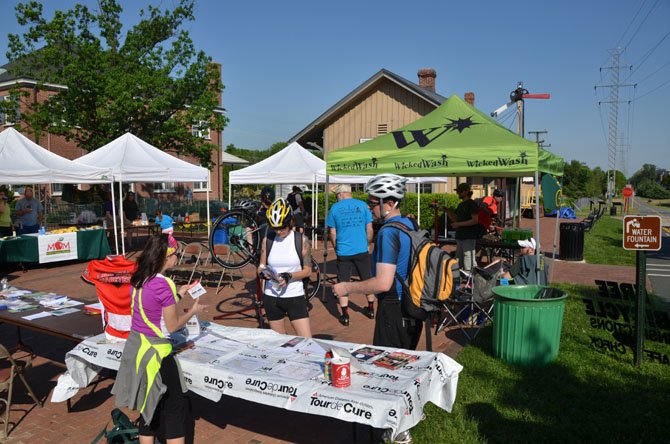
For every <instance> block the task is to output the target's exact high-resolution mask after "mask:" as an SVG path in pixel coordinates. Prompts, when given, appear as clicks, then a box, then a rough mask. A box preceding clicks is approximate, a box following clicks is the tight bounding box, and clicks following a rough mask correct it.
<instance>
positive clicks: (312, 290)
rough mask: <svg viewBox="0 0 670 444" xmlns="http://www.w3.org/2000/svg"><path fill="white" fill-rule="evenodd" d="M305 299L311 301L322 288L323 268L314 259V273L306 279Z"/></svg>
mask: <svg viewBox="0 0 670 444" xmlns="http://www.w3.org/2000/svg"><path fill="white" fill-rule="evenodd" d="M305 281H306V282H305V298H306V299H307V300H308V301H309V300H311V299H312V298H313V297H314V296H315V295H316V294H317V293H318V292H319V288H321V268H320V267H319V263H318V262H317V261H316V259H314V258H312V273H311V274H310V275H309V278H306V279H305Z"/></svg>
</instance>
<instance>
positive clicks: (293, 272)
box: [258, 198, 312, 338]
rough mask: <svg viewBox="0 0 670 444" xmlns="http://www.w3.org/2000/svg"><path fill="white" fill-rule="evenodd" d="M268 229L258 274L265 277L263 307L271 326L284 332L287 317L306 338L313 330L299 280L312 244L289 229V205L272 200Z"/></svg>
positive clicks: (308, 263)
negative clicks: (269, 228)
mask: <svg viewBox="0 0 670 444" xmlns="http://www.w3.org/2000/svg"><path fill="white" fill-rule="evenodd" d="M266 216H267V220H268V225H269V226H270V227H271V228H272V230H268V232H267V235H266V236H265V237H264V239H263V242H262V244H261V248H262V252H261V258H260V265H259V266H258V274H259V275H260V277H261V278H262V279H264V280H265V285H264V289H263V306H264V308H265V314H266V315H267V318H268V321H269V323H270V328H271V329H272V330H274V331H276V332H277V333H281V334H286V327H285V326H284V317H285V316H288V318H289V320H290V321H291V325H292V326H293V328H294V329H295V331H296V334H297V335H298V336H303V337H306V338H309V337H311V336H312V331H311V328H310V323H309V311H308V309H307V300H306V299H305V289H304V287H303V282H302V280H303V279H304V278H306V277H308V276H309V275H310V274H311V272H312V268H311V264H312V262H311V245H310V242H309V239H307V238H306V237H305V236H304V235H303V234H302V233H298V232H296V231H293V230H292V228H291V220H292V217H291V207H290V206H289V204H288V203H287V202H286V200H284V199H282V198H279V199H277V200H275V201H274V202H273V203H272V204H271V205H270V207H269V208H268V210H267V214H266Z"/></svg>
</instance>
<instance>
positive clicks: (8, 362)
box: [0, 345, 42, 439]
mask: <svg viewBox="0 0 670 444" xmlns="http://www.w3.org/2000/svg"><path fill="white" fill-rule="evenodd" d="M32 365H33V363H32V359H30V360H28V361H25V360H23V359H14V358H13V357H12V355H11V353H9V351H7V349H6V348H5V347H4V346H3V345H0V393H2V392H7V397H6V398H5V399H0V402H4V403H5V418H4V423H5V424H4V428H3V430H2V432H0V438H3V439H4V438H7V434H8V431H9V412H10V410H11V409H12V392H13V388H14V377H16V376H18V377H19V378H20V379H21V382H23V385H24V386H25V387H26V390H28V394H29V395H30V397H31V398H33V401H35V404H37V405H39V406H40V407H42V402H41V401H40V400H39V399H37V396H35V393H33V389H32V388H30V385H28V382H27V381H26V378H25V377H24V376H23V374H24V373H25V372H26V371H27V370H30V368H31V367H32Z"/></svg>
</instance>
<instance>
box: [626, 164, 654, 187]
mask: <svg viewBox="0 0 670 444" xmlns="http://www.w3.org/2000/svg"><path fill="white" fill-rule="evenodd" d="M644 181H649V182H653V183H655V182H656V165H652V164H649V163H645V164H644V165H642V168H640V169H639V170H637V171H636V172H635V174H633V176H631V178H630V183H631V185H633V187H634V188H635V189H637V187H638V185H639V184H640V183H642V182H644Z"/></svg>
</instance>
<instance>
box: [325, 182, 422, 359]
mask: <svg viewBox="0 0 670 444" xmlns="http://www.w3.org/2000/svg"><path fill="white" fill-rule="evenodd" d="M406 182H407V179H406V178H405V177H401V176H397V175H395V174H380V175H378V176H375V177H373V178H372V179H370V180H369V181H368V183H367V184H366V185H365V191H366V192H367V193H368V206H369V207H370V209H371V211H372V216H373V218H374V219H376V220H377V221H379V222H381V223H382V224H383V225H386V224H393V223H400V224H402V225H404V226H405V227H406V228H407V229H408V230H409V231H414V230H416V228H417V227H416V226H415V224H414V223H413V222H412V220H411V219H409V218H407V217H403V216H402V215H401V214H400V208H399V204H400V201H401V200H402V199H403V198H404V197H405V183H406ZM383 225H382V228H381V229H380V230H379V233H378V234H377V239H376V242H375V248H374V250H373V252H372V258H373V261H374V267H373V270H372V271H373V277H372V278H371V279H367V280H365V281H359V282H340V283H339V284H336V285H334V286H333V293H334V294H335V296H336V297H338V298H341V297H344V296H347V295H348V294H349V293H362V294H373V293H374V294H376V295H377V300H378V304H377V316H376V322H375V330H374V336H373V339H372V344H373V345H378V346H386V347H397V348H405V349H411V350H414V349H416V346H417V344H418V343H419V338H420V337H421V327H422V323H421V322H420V321H418V320H416V319H413V318H410V317H409V316H407V315H406V313H405V312H404V310H403V308H402V303H401V301H402V298H403V296H404V294H403V293H404V291H403V285H402V282H401V280H400V279H403V280H404V279H407V276H408V271H409V266H410V256H411V241H410V238H409V236H407V235H405V234H403V233H402V231H401V230H400V229H394V228H390V227H389V228H386V229H385V228H384V226H383Z"/></svg>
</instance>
